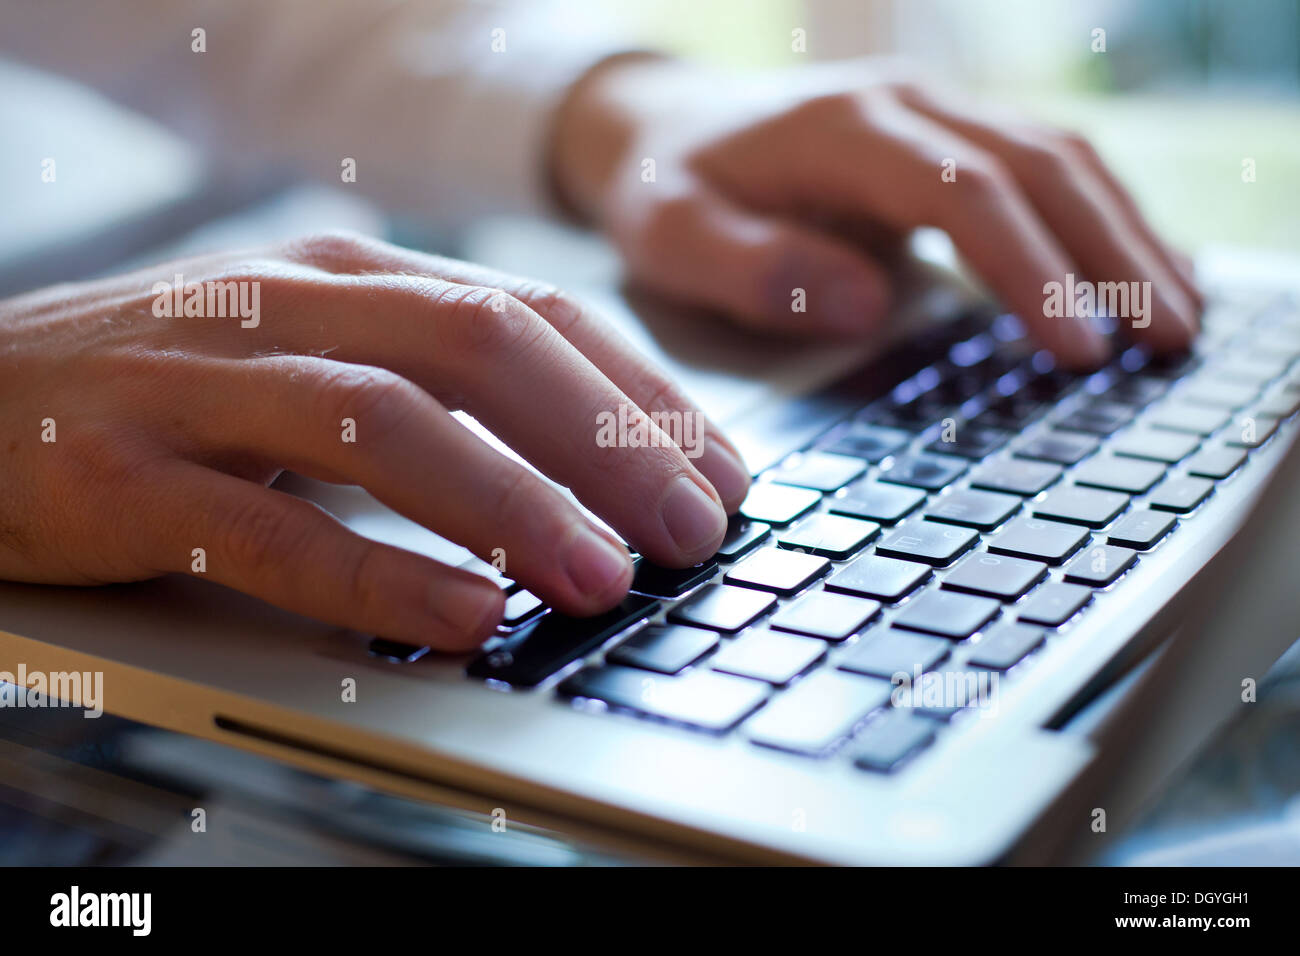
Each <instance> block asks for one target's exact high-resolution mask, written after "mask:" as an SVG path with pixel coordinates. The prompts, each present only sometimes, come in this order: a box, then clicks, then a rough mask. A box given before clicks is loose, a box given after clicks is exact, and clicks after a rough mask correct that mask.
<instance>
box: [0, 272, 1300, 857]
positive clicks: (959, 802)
mask: <svg viewBox="0 0 1300 956" xmlns="http://www.w3.org/2000/svg"><path fill="white" fill-rule="evenodd" d="M1209 294H1210V304H1209V307H1208V309H1207V313H1206V316H1205V332H1204V334H1203V335H1202V336H1201V338H1200V340H1199V342H1198V344H1197V346H1196V349H1195V352H1194V353H1193V354H1191V355H1188V356H1179V357H1174V358H1167V359H1158V358H1155V357H1153V356H1151V355H1149V354H1147V353H1146V352H1145V351H1144V350H1143V349H1141V348H1139V347H1129V348H1126V349H1122V350H1120V351H1117V354H1116V356H1115V359H1114V361H1113V362H1111V363H1110V364H1109V365H1108V366H1107V367H1106V368H1105V369H1103V370H1101V371H1099V372H1097V373H1095V374H1091V375H1084V376H1076V375H1071V374H1067V373H1065V372H1063V371H1062V370H1060V369H1058V368H1056V367H1055V366H1054V364H1053V363H1052V361H1051V359H1050V356H1048V355H1047V354H1045V353H1043V352H1041V351H1038V350H1036V349H1035V347H1034V346H1033V345H1032V344H1031V343H1030V342H1029V340H1028V339H1027V338H1026V337H1025V334H1024V329H1023V327H1022V325H1021V323H1020V322H1019V321H1018V320H1017V319H1016V318H1015V317H1013V316H1010V315H1005V314H1001V313H1000V312H999V310H997V309H996V308H995V307H993V306H991V305H988V304H984V303H979V302H975V303H971V302H966V301H962V302H960V303H959V304H953V302H951V301H950V300H944V301H945V302H949V306H948V307H947V308H946V309H945V310H943V311H946V312H948V313H950V314H943V315H932V316H929V319H931V321H928V322H926V323H924V327H923V328H922V329H920V330H919V331H917V332H916V333H915V334H913V335H911V336H909V337H908V338H906V339H905V340H904V341H902V342H900V343H898V344H897V345H896V346H894V347H893V348H891V349H889V350H888V351H886V352H884V353H883V354H880V355H877V356H875V357H874V358H872V359H871V360H870V361H868V362H866V363H865V364H863V365H862V366H861V367H858V368H855V369H853V370H852V371H851V372H850V373H849V374H848V375H846V376H843V377H841V378H840V379H839V380H837V381H835V382H832V383H831V384H829V385H826V386H824V387H818V388H815V389H813V390H811V391H808V392H806V393H803V394H797V395H795V394H788V393H772V394H770V395H769V400H767V401H763V402H747V403H744V405H745V407H744V408H743V409H741V410H739V411H735V413H734V414H729V415H727V416H725V423H726V425H727V428H728V431H729V434H730V435H731V436H732V437H733V438H734V439H735V440H736V441H737V443H738V444H739V446H740V447H741V449H742V450H743V451H744V452H745V454H746V456H747V460H748V462H749V463H750V465H751V466H752V467H753V468H754V470H755V475H756V483H755V485H754V489H753V491H752V493H751V495H750V497H749V499H748V500H747V501H746V503H745V505H744V507H743V509H742V512H741V514H740V515H739V516H738V517H737V518H736V519H734V520H733V522H732V525H731V528H730V529H729V533H728V536H727V539H726V542H725V543H724V545H723V547H722V550H721V551H720V552H719V554H718V555H717V557H716V559H715V560H713V561H710V562H707V563H705V564H703V565H701V566H698V567H695V568H690V569H686V570H668V569H663V568H655V567H652V566H650V565H649V564H648V563H646V562H640V563H639V564H638V569H637V574H636V579H635V583H634V586H633V591H634V593H632V594H630V595H629V597H628V598H627V599H626V600H625V601H624V602H623V603H622V604H620V605H619V607H618V608H616V609H614V610H613V611H610V612H609V613H607V614H603V615H600V616H598V617H595V618H589V619H574V618H568V617H565V616H563V615H561V614H559V613H558V612H553V611H549V610H548V609H547V608H546V607H544V606H543V605H542V604H541V603H540V602H539V601H538V600H537V599H536V598H534V597H533V596H532V595H530V594H529V593H528V592H527V591H525V590H523V589H522V588H521V587H520V585H519V584H518V583H517V582H514V581H513V580H511V579H510V577H509V569H508V568H506V569H505V572H504V573H503V572H501V571H500V570H498V569H496V568H494V567H492V566H491V565H488V564H486V563H484V562H482V561H480V560H478V559H476V558H473V557H467V556H466V554H465V553H464V552H463V551H460V552H457V551H456V550H455V549H454V547H453V546H450V545H448V544H447V543H446V542H441V541H435V540H432V536H428V535H427V533H426V532H423V531H422V529H414V528H413V527H412V526H409V523H406V522H404V519H401V518H399V517H398V516H396V515H394V514H392V513H390V512H387V511H386V510H385V509H383V508H382V507H381V506H379V505H378V504H376V503H375V502H373V501H372V500H370V499H369V498H368V496H365V495H364V494H362V493H361V492H359V491H357V490H355V489H352V490H349V489H332V490H330V489H319V488H315V489H313V488H311V487H309V486H307V485H305V484H303V485H302V486H300V487H296V486H290V487H291V488H294V487H296V490H299V491H301V492H302V493H304V494H319V495H320V496H321V497H322V500H324V502H325V504H326V505H327V506H329V507H331V508H332V509H333V510H335V511H336V513H339V514H340V516H341V517H343V518H344V520H346V521H347V522H348V523H349V525H350V526H352V527H353V528H355V529H357V530H360V531H363V533H367V534H371V535H372V536H375V537H378V538H384V539H387V540H394V541H403V542H405V543H407V544H408V546H411V547H416V548H420V549H422V550H426V551H427V552H428V553H430V554H433V555H435V556H437V557H441V558H444V559H445V558H448V557H449V556H450V557H451V558H452V559H454V560H456V561H457V562H458V563H461V562H463V563H464V564H465V566H467V567H470V568H472V569H474V570H477V571H479V572H480V573H483V574H486V575H487V576H489V577H491V578H492V579H493V580H495V581H496V582H497V583H498V584H499V586H501V587H502V588H504V589H506V591H507V593H508V601H507V611H506V620H505V621H504V622H503V624H502V627H501V628H500V630H499V633H498V634H497V635H496V636H495V637H494V638H492V639H491V640H490V641H489V642H488V643H487V644H486V645H484V647H483V648H481V649H480V650H479V651H478V652H476V653H474V654H470V655H464V656H456V657H451V656H446V655H442V654H438V653H435V652H432V651H430V650H429V649H427V648H424V647H420V646H418V645H408V644H402V643H398V642H394V641H392V640H388V639H386V638H384V637H383V636H382V635H368V634H360V633H356V632H352V631H347V630H341V629H338V628H333V627H329V626H327V625H324V624H320V623H318V622H313V621H309V620H306V619H304V618H300V617H297V616H295V615H292V614H289V613H287V612H283V611H280V610H278V609H275V608H271V607H269V606H267V605H264V604H262V603H261V602H258V601H256V600H255V599H252V598H249V597H246V596H244V595H240V594H238V593H235V592H232V591H229V590H225V589H223V588H220V587H217V586H214V585H209V584H208V583H206V582H202V581H198V580H193V579H189V578H183V577H167V578H162V579H159V580H155V581H151V582H145V583H141V584H133V585H122V586H114V587H109V588H99V589H66V588H52V587H39V586H29V585H17V584H4V585H2V586H0V628H3V631H2V632H0V670H8V671H11V672H16V671H17V669H18V666H19V664H22V665H24V667H25V669H26V671H27V672H28V673H32V672H44V673H50V672H60V671H69V672H87V671H89V672H102V675H103V678H102V680H103V704H104V706H105V708H106V709H107V710H109V711H111V712H113V713H116V714H120V715H122V716H125V717H128V718H131V719H134V720H138V721H142V722H145V723H149V724H153V725H157V726H161V727H164V728H168V729H171V730H174V731H179V732H182V733H187V734H193V735H196V736H199V737H203V738H208V739H211V740H216V741H220V742H224V743H228V744H232V745H234V746H237V747H242V748H246V749H248V750H252V751H255V752H258V753H262V754H266V755H270V756H273V757H276V758H278V759H281V760H284V761H287V762H289V763H292V764H294V765H296V766H300V767H303V768H305V769H309V770H312V771H315V772H319V773H323V774H326V775H334V776H339V777H344V778H349V779H354V780H358V781H361V782H364V783H366V784H369V785H372V786H375V787H379V788H382V789H385V790H389V791H391V792H395V793H399V794H403V795H407V796H413V797H416V798H419V799H426V800H433V801H437V802H440V803H444V804H448V805H451V806H456V807H461V808H464V809H467V810H470V811H473V812H475V813H477V814H481V819H482V821H483V825H484V826H485V827H498V828H501V827H510V826H516V825H519V826H534V825H540V826H544V827H548V828H554V829H558V830H560V831H562V832H564V833H566V834H569V835H571V836H572V837H574V838H575V839H577V840H579V841H584V842H591V843H594V844H599V845H600V846H601V847H603V848H608V849H613V850H617V851H626V852H630V853H633V854H636V855H637V857H638V858H640V859H645V860H647V861H662V862H676V863H681V862H749V863H824V864H846V865H863V864H901V865H923V864H989V863H1005V862H1018V861H1024V862H1053V861H1063V860H1077V859H1086V858H1087V856H1088V854H1089V853H1090V852H1092V851H1093V850H1094V849H1095V848H1097V847H1099V846H1100V844H1099V843H1098V841H1099V840H1100V839H1103V838H1104V834H1106V833H1108V832H1114V831H1115V830H1116V829H1118V828H1119V827H1120V826H1121V824H1122V822H1123V821H1124V820H1126V819H1128V818H1131V816H1132V814H1133V813H1134V812H1136V810H1137V809H1138V808H1139V807H1141V805H1142V802H1143V801H1144V800H1145V799H1146V798H1147V796H1148V795H1149V794H1150V793H1151V791H1152V789H1153V788H1154V787H1155V786H1157V785H1158V784H1159V783H1160V782H1161V781H1162V780H1164V779H1166V778H1167V776H1168V775H1169V774H1170V773H1172V772H1173V771H1174V770H1176V769H1177V768H1178V766H1180V765H1181V763H1182V762H1183V761H1185V760H1186V759H1188V758H1189V757H1190V755H1191V754H1192V753H1194V752H1195V749H1196V747H1197V746H1198V745H1199V744H1200V743H1201V742H1202V741H1203V740H1204V739H1205V738H1206V736H1207V735H1209V734H1211V733H1212V732H1213V731H1214V730H1215V729H1216V728H1217V727H1218V726H1219V725H1220V724H1221V723H1222V722H1223V721H1224V720H1226V719H1229V718H1230V717H1231V715H1232V714H1234V713H1236V712H1238V710H1239V708H1240V707H1242V706H1244V704H1243V701H1246V700H1247V699H1248V698H1249V693H1248V689H1249V687H1250V682H1251V681H1252V680H1255V679H1257V678H1258V677H1259V676H1262V673H1263V671H1264V670H1265V669H1266V668H1267V666H1268V665H1269V664H1270V663H1271V662H1272V661H1273V660H1274V659H1276V657H1278V656H1280V655H1281V653H1282V652H1283V651H1284V650H1285V649H1286V647H1287V646H1288V645H1289V644H1291V643H1292V642H1293V641H1294V639H1295V638H1296V636H1297V635H1296V630H1297V627H1296V625H1297V623H1298V622H1300V598H1298V597H1297V590H1298V589H1296V588H1295V587H1294V571H1293V569H1292V568H1291V566H1290V562H1291V556H1292V554H1293V553H1294V546H1293V544H1292V542H1294V541H1295V540H1296V535H1297V534H1298V533H1300V493H1296V492H1295V491H1294V489H1295V488H1296V487H1297V483H1296V482H1297V477H1298V473H1297V469H1298V468H1300V465H1297V463H1296V460H1295V459H1296V453H1295V451H1294V448H1295V445H1296V430H1297V424H1296V414H1295V413H1296V412H1297V410H1298V409H1300V364H1297V360H1300V300H1298V299H1297V297H1296V295H1295V290H1294V289H1293V288H1291V289H1288V288H1286V287H1285V286H1283V285H1281V284H1278V283H1270V282H1268V281H1250V282H1245V283H1235V284H1226V285H1215V286H1213V287H1212V288H1211V289H1210V292H1209ZM935 309H936V310H937V307H935ZM693 386H694V383H692V382H688V388H689V389H690V390H691V391H693V392H694V393H695V394H697V396H698V397H700V398H701V400H702V401H703V404H704V405H705V407H706V408H709V409H710V410H711V411H712V410H715V409H716V407H717V406H716V405H713V404H711V402H710V398H709V396H708V395H703V396H699V395H698V391H697V390H696V389H695V388H694V387H693ZM787 392H788V390H787ZM719 401H721V399H720V400H719ZM329 495H334V497H333V498H330V497H329ZM421 535H425V536H426V537H421ZM302 560H303V561H305V562H309V561H310V560H311V556H310V555H303V556H302Z"/></svg>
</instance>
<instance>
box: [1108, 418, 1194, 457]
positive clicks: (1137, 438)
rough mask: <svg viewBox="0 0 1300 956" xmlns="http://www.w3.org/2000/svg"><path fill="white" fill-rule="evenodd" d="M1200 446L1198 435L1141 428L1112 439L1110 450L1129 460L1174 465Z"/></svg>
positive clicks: (1131, 429) (1122, 433) (1130, 430)
mask: <svg viewBox="0 0 1300 956" xmlns="http://www.w3.org/2000/svg"><path fill="white" fill-rule="evenodd" d="M1200 444H1201V440H1200V438H1199V437H1198V436H1196V435H1191V434H1186V433H1183V432H1173V431H1168V430H1165V429H1160V428H1142V427H1140V426H1139V427H1135V428H1130V429H1129V430H1128V431H1125V432H1121V433H1120V434H1119V435H1116V436H1115V437H1114V438H1113V439H1111V443H1110V450H1111V451H1113V452H1114V453H1115V454H1117V455H1127V456H1128V457H1129V458H1146V459H1149V460H1151V461H1163V462H1164V463H1165V464H1168V465H1172V464H1173V463H1174V462H1176V461H1181V460H1182V459H1183V458H1186V457H1187V456H1188V455H1190V454H1191V453H1192V452H1194V451H1196V449H1197V448H1198V447H1199V446H1200Z"/></svg>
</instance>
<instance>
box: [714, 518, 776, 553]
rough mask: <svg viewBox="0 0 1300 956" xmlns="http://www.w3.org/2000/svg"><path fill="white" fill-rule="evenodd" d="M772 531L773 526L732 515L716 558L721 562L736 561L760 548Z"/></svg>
mask: <svg viewBox="0 0 1300 956" xmlns="http://www.w3.org/2000/svg"><path fill="white" fill-rule="evenodd" d="M771 531H772V526H771V525H769V524H764V523H763V522H762V521H746V520H745V519H744V518H742V517H741V516H740V515H732V516H731V518H730V520H729V521H728V522H727V533H726V535H725V536H724V537H723V539H722V546H721V547H719V548H718V553H717V555H716V557H717V559H718V560H719V561H735V560H736V559H737V558H739V557H740V556H741V555H743V554H748V553H749V552H750V551H752V550H754V548H756V547H758V544H759V542H761V541H762V540H763V539H764V538H766V537H767V536H768V534H770V533H771Z"/></svg>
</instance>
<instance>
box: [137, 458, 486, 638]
mask: <svg viewBox="0 0 1300 956" xmlns="http://www.w3.org/2000/svg"><path fill="white" fill-rule="evenodd" d="M150 509H151V513H152V514H154V515H155V516H156V518H157V520H156V521H155V522H153V523H152V524H151V527H150V534H151V538H150V541H149V547H150V549H151V551H152V553H153V555H154V556H155V558H156V561H157V563H158V566H159V570H165V571H180V572H184V573H187V574H192V575H194V576H195V577H202V578H208V579H210V580H213V581H217V582H218V583H220V584H224V585H226V586H228V587H232V588H235V589H237V590H239V591H243V592H245V593H247V594H252V595H254V596H255V597H259V598H261V599H262V600H264V601H269V602H270V603H272V604H275V605H277V606H279V607H282V608H285V609H287V610H290V611H294V612H297V613H299V614H305V615H307V616H308V617H313V618H317V619H318V620H322V621H327V622H329V623H331V624H337V625H339V626H341V627H349V628H354V629H356V630H359V631H365V632H368V633H373V634H379V635H382V636H384V637H391V638H394V639H396V640H401V641H410V642H413V643H417V644H422V645H423V644H428V645H431V646H433V647H437V648H440V649H443V650H453V651H454V650H469V649H471V648H474V647H477V646H478V645H480V644H482V643H483V641H485V640H486V639H487V638H488V637H489V636H490V635H491V634H492V631H493V628H494V627H495V626H496V625H497V623H499V622H500V620H501V615H502V612H503V609H504V606H505V598H504V596H503V595H502V592H501V589H500V588H498V587H497V586H496V585H494V584H492V583H491V582H489V581H486V580H485V579H484V578H482V577H480V576H478V575H475V574H471V573H470V572H468V571H462V570H460V569H458V568H450V567H447V566H446V565H443V564H439V563H438V562H437V561H433V560H430V559H429V558H426V557H424V556H422V555H418V554H413V553H412V552H409V551H403V550H402V549H400V548H394V547H390V546H389V545H385V544H379V543H377V542H374V541H370V540H368V539H366V538H363V537H361V536H360V535H358V534H354V533H353V532H352V531H350V530H348V529H347V528H346V527H344V526H343V525H342V524H340V523H339V522H338V521H337V520H336V519H335V518H334V517H332V516H331V515H329V514H327V513H326V512H324V511H322V510H321V509H320V508H318V507H316V506H315V505H313V504H310V503H308V502H306V501H303V500H302V499H299V498H295V497H293V496H292V495H287V494H284V493H283V492H279V491H275V490H273V489H269V488H264V487H262V486H261V485H259V484H256V483H254V482H249V481H245V480H243V479H241V478H234V477H232V476H230V475H225V474H222V473H220V472H216V471H212V470H210V469H207V468H204V467H201V466H199V465H194V464H189V463H177V464H176V465H175V467H174V468H173V469H172V471H171V473H170V474H168V475H167V476H166V479H165V480H164V481H161V482H159V483H158V485H157V486H156V487H154V488H153V489H152V496H151V501H150ZM195 548H202V549H203V560H204V563H203V565H202V570H196V566H195V564H194V560H195V559H194V556H193V555H194V549H195Z"/></svg>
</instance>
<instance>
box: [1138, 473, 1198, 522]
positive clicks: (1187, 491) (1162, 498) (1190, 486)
mask: <svg viewBox="0 0 1300 956" xmlns="http://www.w3.org/2000/svg"><path fill="white" fill-rule="evenodd" d="M1213 490H1214V483H1213V482H1212V481H1208V480H1207V479H1205V478H1167V479H1165V480H1164V481H1162V482H1161V483H1160V484H1158V485H1156V487H1155V489H1154V490H1153V491H1152V492H1151V497H1150V498H1148V499H1147V504H1148V505H1150V506H1151V507H1152V508H1159V509H1160V510H1161V511H1177V512H1179V513H1180V514H1182V513H1185V512H1188V511H1191V510H1192V509H1193V508H1195V507H1196V506H1197V505H1199V504H1200V503H1201V502H1202V501H1204V500H1205V499H1206V498H1207V497H1208V496H1209V494H1210V492H1211V491H1213Z"/></svg>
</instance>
